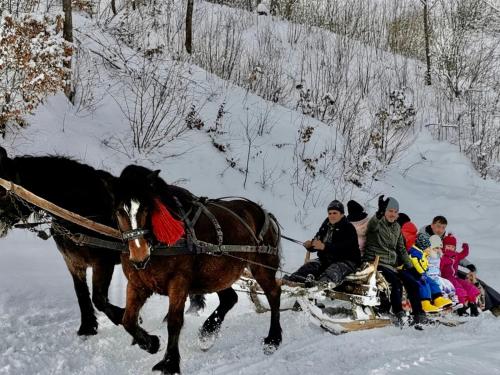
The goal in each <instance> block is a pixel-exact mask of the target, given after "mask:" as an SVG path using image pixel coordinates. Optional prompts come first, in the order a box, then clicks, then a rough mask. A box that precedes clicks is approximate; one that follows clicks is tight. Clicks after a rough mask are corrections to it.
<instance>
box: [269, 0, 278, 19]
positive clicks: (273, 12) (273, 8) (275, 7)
mask: <svg viewBox="0 0 500 375" xmlns="http://www.w3.org/2000/svg"><path fill="white" fill-rule="evenodd" d="M269 8H271V9H269V12H270V13H271V15H273V16H275V15H276V14H277V12H278V0H271V4H270V5H269Z"/></svg>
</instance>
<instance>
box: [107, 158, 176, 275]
mask: <svg viewBox="0 0 500 375" xmlns="http://www.w3.org/2000/svg"><path fill="white" fill-rule="evenodd" d="M159 173H160V171H159V170H158V171H151V170H149V169H147V168H144V167H140V166H136V165H130V166H128V167H127V168H125V169H124V170H123V172H122V174H121V175H120V178H119V179H118V181H117V182H116V183H115V185H114V187H113V189H112V190H113V201H114V212H115V215H116V218H117V220H118V227H119V229H120V230H121V231H122V235H123V239H124V240H125V241H127V243H128V248H129V252H130V258H129V259H130V261H131V262H132V263H133V264H134V266H135V267H136V268H137V269H144V268H145V267H146V265H147V263H148V261H149V258H150V256H151V251H152V241H153V239H156V240H157V241H158V242H165V243H168V244H171V243H173V242H175V241H176V240H177V239H178V238H179V237H180V236H181V235H182V234H183V233H184V228H183V226H182V223H180V224H179V222H178V221H176V220H174V219H173V218H172V217H171V216H170V214H169V212H168V210H167V208H166V207H165V205H164V204H163V203H162V201H161V199H160V195H161V194H160V193H159V192H158V190H159V189H161V186H163V185H165V186H166V184H165V182H164V181H163V180H161V178H160V177H158V174H159ZM179 226H181V228H179ZM181 231H182V233H181Z"/></svg>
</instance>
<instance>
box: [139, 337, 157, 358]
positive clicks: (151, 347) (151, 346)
mask: <svg viewBox="0 0 500 375" xmlns="http://www.w3.org/2000/svg"><path fill="white" fill-rule="evenodd" d="M141 348H142V349H144V350H145V351H147V352H148V353H149V354H155V353H158V350H160V338H159V337H158V336H153V335H151V336H149V342H148V343H147V345H145V347H142V346H141Z"/></svg>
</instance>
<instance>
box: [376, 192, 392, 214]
mask: <svg viewBox="0 0 500 375" xmlns="http://www.w3.org/2000/svg"><path fill="white" fill-rule="evenodd" d="M388 204H389V198H387V199H385V200H384V196H383V195H381V196H380V197H378V211H377V213H376V216H377V218H378V219H380V218H382V216H384V214H385V210H386V208H387V205H388Z"/></svg>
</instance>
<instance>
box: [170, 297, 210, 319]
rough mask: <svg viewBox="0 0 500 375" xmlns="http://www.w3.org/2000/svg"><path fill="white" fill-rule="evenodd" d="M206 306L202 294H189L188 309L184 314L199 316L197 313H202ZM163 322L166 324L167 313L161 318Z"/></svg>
mask: <svg viewBox="0 0 500 375" xmlns="http://www.w3.org/2000/svg"><path fill="white" fill-rule="evenodd" d="M205 306H206V303H205V295H204V294H190V295H189V308H188V309H187V311H186V314H189V315H196V316H198V315H200V314H199V312H200V311H202V310H203V309H204V308H205ZM163 321H164V322H168V313H167V314H166V315H165V317H164V318H163Z"/></svg>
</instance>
